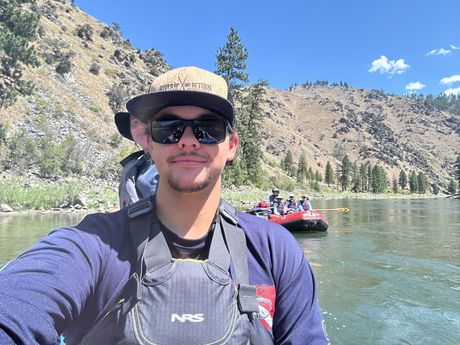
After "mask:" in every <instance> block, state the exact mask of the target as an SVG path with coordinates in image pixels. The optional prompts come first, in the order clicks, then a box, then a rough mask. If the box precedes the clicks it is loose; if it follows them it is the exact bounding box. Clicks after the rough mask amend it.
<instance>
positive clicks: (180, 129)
mask: <svg viewBox="0 0 460 345" xmlns="http://www.w3.org/2000/svg"><path fill="white" fill-rule="evenodd" d="M149 126H150V134H151V136H152V140H153V141H154V142H156V143H160V144H176V143H177V142H178V141H179V140H180V138H181V137H182V134H184V131H185V128H186V127H187V126H191V127H192V130H193V134H194V135H195V138H196V139H197V140H198V141H199V142H200V143H202V144H217V143H221V142H223V141H224V140H225V137H226V136H227V122H226V121H225V120H223V119H209V120H208V119H206V120H170V121H161V120H160V121H155V120H153V121H150V123H149Z"/></svg>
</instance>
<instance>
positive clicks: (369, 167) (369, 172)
mask: <svg viewBox="0 0 460 345" xmlns="http://www.w3.org/2000/svg"><path fill="white" fill-rule="evenodd" d="M371 188H372V165H371V163H369V162H367V189H366V190H367V191H370V190H371Z"/></svg>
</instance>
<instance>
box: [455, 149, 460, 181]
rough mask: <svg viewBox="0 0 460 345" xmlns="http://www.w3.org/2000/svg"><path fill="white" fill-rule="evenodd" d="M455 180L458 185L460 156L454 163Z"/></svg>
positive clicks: (459, 179)
mask: <svg viewBox="0 0 460 345" xmlns="http://www.w3.org/2000/svg"><path fill="white" fill-rule="evenodd" d="M455 178H456V179H457V182H458V183H460V154H459V155H458V156H457V160H456V161H455Z"/></svg>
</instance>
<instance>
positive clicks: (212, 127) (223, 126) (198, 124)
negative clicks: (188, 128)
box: [193, 119, 227, 144]
mask: <svg viewBox="0 0 460 345" xmlns="http://www.w3.org/2000/svg"><path fill="white" fill-rule="evenodd" d="M193 133H194V134H195V137H196V139H197V140H198V141H199V142H200V143H202V144H217V143H221V142H223V141H224V140H225V137H226V136H227V123H226V122H225V120H220V119H215V120H214V119H212V120H195V121H194V124H193Z"/></svg>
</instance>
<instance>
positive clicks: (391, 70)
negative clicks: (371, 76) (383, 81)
mask: <svg viewBox="0 0 460 345" xmlns="http://www.w3.org/2000/svg"><path fill="white" fill-rule="evenodd" d="M409 67H410V66H409V65H408V64H406V62H405V61H404V59H398V60H388V58H387V57H386V56H385V55H382V56H380V58H378V59H377V60H374V61H372V66H371V68H370V69H369V71H368V72H370V73H374V72H379V73H380V74H386V73H387V74H391V75H393V74H395V73H396V74H401V73H404V72H405V71H406V70H407V69H408V68H409Z"/></svg>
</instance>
